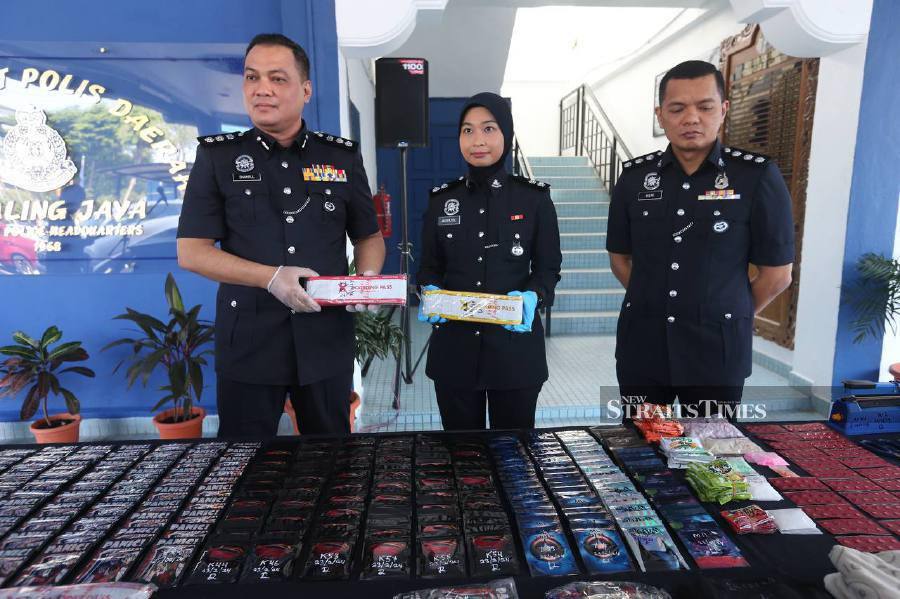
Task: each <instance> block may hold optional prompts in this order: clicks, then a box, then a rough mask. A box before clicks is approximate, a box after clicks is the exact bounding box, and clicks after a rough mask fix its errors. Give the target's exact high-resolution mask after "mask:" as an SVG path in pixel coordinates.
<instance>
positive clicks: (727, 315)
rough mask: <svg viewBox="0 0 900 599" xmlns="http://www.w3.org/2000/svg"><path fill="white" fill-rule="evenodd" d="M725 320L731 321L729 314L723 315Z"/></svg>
mask: <svg viewBox="0 0 900 599" xmlns="http://www.w3.org/2000/svg"><path fill="white" fill-rule="evenodd" d="M725 320H731V312H726V313H725Z"/></svg>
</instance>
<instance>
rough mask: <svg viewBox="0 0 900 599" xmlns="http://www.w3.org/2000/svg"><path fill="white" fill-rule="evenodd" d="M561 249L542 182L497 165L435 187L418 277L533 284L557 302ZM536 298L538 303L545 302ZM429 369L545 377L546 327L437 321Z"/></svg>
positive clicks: (492, 381) (492, 385)
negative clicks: (487, 172) (481, 176)
mask: <svg viewBox="0 0 900 599" xmlns="http://www.w3.org/2000/svg"><path fill="white" fill-rule="evenodd" d="M561 263H562V253H561V252H560V248H559V226H558V224H557V220H556V210H555V208H554V207H553V201H552V200H551V199H550V187H549V186H548V185H547V184H545V183H539V182H537V181H533V180H529V179H525V178H522V177H518V176H515V175H508V174H507V173H506V172H505V171H503V170H500V171H499V172H497V173H495V175H494V176H493V177H490V178H488V180H487V182H486V183H485V184H483V185H479V184H477V183H476V182H475V181H474V180H469V179H466V178H464V177H460V179H459V180H457V181H453V182H450V183H445V184H443V185H441V186H439V187H435V188H434V189H433V190H432V191H431V197H430V201H429V204H428V209H427V210H426V212H425V216H424V220H423V226H422V258H421V266H420V268H419V271H418V274H417V279H416V280H417V283H418V284H419V285H420V286H422V287H424V286H426V285H436V286H438V287H440V288H441V289H445V290H450V291H470V292H471V291H474V292H478V293H495V294H501V295H505V294H507V293H509V292H510V291H515V290H519V291H526V290H531V291H534V292H536V293H537V295H538V298H539V301H540V302H541V303H542V304H543V305H545V306H550V305H552V304H553V294H554V289H555V287H556V283H557V282H558V281H559V271H560V265H561ZM540 305H541V304H540V303H539V307H540ZM426 373H427V374H428V376H429V377H430V378H432V379H433V380H435V381H437V382H440V383H443V384H447V385H451V386H454V387H458V388H464V389H517V388H524V387H530V386H534V385H538V384H541V383H543V382H544V381H545V380H547V359H546V355H545V351H544V329H543V327H542V325H541V320H540V316H539V315H538V314H537V313H535V317H534V323H533V324H532V327H531V332H530V333H514V332H512V331H507V330H506V329H504V328H503V327H502V326H500V325H496V324H482V323H468V322H461V321H448V322H446V323H444V324H439V325H435V326H434V331H433V335H432V337H431V344H430V346H429V348H428V365H427V368H426Z"/></svg>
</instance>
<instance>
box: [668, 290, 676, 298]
mask: <svg viewBox="0 0 900 599" xmlns="http://www.w3.org/2000/svg"><path fill="white" fill-rule="evenodd" d="M669 297H678V292H677V291H675V290H674V289H673V290H671V291H670V292H669Z"/></svg>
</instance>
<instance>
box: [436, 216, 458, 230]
mask: <svg viewBox="0 0 900 599" xmlns="http://www.w3.org/2000/svg"><path fill="white" fill-rule="evenodd" d="M459 223H460V216H459V215H458V214H457V215H456V216H439V217H438V226H439V227H446V226H448V225H458V224H459Z"/></svg>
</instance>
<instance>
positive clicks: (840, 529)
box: [816, 518, 887, 535]
mask: <svg viewBox="0 0 900 599" xmlns="http://www.w3.org/2000/svg"><path fill="white" fill-rule="evenodd" d="M816 524H818V525H819V526H821V527H822V528H824V529H825V530H827V531H828V532H830V533H831V534H833V535H883V534H887V531H886V530H885V529H883V528H882V527H880V526H878V525H877V524H875V523H874V522H872V521H871V520H869V519H868V518H837V519H834V520H818V521H817V522H816Z"/></svg>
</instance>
